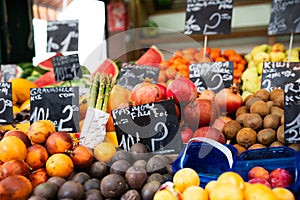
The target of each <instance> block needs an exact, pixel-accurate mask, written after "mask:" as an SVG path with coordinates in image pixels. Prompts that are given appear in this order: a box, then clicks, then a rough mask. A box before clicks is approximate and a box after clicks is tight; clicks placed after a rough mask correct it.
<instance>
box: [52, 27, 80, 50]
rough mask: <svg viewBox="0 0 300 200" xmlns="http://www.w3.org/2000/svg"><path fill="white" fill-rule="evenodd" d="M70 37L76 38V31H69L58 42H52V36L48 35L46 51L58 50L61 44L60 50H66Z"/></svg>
mask: <svg viewBox="0 0 300 200" xmlns="http://www.w3.org/2000/svg"><path fill="white" fill-rule="evenodd" d="M72 38H78V33H76V32H75V31H71V32H70V33H69V34H68V35H67V37H66V38H65V39H64V40H63V41H62V42H61V43H60V44H57V43H55V42H53V39H54V38H53V37H50V38H49V40H48V45H47V46H48V52H50V51H51V49H54V50H59V49H60V46H61V52H65V51H68V49H69V46H70V43H71V40H72Z"/></svg>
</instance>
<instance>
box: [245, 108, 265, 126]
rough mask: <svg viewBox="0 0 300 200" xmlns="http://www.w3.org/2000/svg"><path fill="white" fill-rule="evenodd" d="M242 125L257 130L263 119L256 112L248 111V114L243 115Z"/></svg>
mask: <svg viewBox="0 0 300 200" xmlns="http://www.w3.org/2000/svg"><path fill="white" fill-rule="evenodd" d="M253 105H254V104H253ZM243 125H244V126H245V127H249V128H252V129H254V130H257V129H260V128H261V127H262V125H263V120H262V117H261V115H259V114H257V113H249V114H247V115H245V117H244V119H243Z"/></svg>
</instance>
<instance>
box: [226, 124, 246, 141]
mask: <svg viewBox="0 0 300 200" xmlns="http://www.w3.org/2000/svg"><path fill="white" fill-rule="evenodd" d="M241 128H242V126H241V124H240V123H239V122H238V121H236V120H230V121H229V122H227V123H226V124H225V125H224V126H223V129H222V132H223V134H224V136H225V137H226V139H228V140H231V139H233V138H235V136H236V134H237V132H238V131H239V130H240V129H241Z"/></svg>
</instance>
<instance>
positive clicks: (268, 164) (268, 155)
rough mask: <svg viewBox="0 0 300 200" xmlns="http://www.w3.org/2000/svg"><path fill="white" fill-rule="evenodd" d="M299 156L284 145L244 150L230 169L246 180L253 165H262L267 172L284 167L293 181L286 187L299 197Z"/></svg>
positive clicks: (299, 154)
mask: <svg viewBox="0 0 300 200" xmlns="http://www.w3.org/2000/svg"><path fill="white" fill-rule="evenodd" d="M299 157H300V153H297V152H296V151H295V150H294V149H292V148H289V147H286V146H282V147H269V148H262V149H253V150H246V151H244V152H243V153H241V154H240V155H239V156H238V157H237V158H236V160H235V162H234V164H233V167H232V169H233V171H235V172H237V173H238V174H240V175H241V176H242V177H243V179H244V181H248V172H249V170H250V169H251V168H253V167H255V166H261V167H264V168H265V169H266V170H268V171H269V172H271V171H272V170H273V169H276V168H285V169H286V170H288V171H289V172H290V173H291V174H292V176H293V177H294V183H293V184H292V185H290V186H289V187H287V188H288V189H289V190H291V191H292V192H293V193H294V194H295V196H296V197H297V199H299V198H300V191H299V188H300V186H299V184H300V182H299V172H300V169H299Z"/></svg>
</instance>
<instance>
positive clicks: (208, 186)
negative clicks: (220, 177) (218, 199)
mask: <svg viewBox="0 0 300 200" xmlns="http://www.w3.org/2000/svg"><path fill="white" fill-rule="evenodd" d="M216 185H217V181H215V180H212V181H209V182H208V183H207V184H206V186H205V188H204V189H205V190H206V191H207V192H208V194H210V193H211V192H212V191H213V189H214V188H215V187H216Z"/></svg>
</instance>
